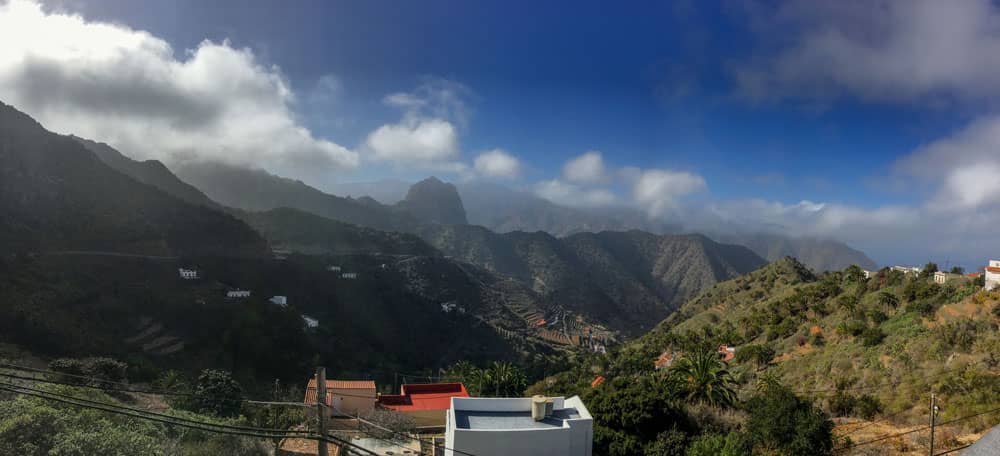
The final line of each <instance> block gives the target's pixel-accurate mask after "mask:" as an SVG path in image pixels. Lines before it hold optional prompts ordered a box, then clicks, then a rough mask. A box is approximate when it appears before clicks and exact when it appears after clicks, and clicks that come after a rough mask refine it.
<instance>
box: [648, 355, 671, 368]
mask: <svg viewBox="0 0 1000 456" xmlns="http://www.w3.org/2000/svg"><path fill="white" fill-rule="evenodd" d="M673 359H674V354H673V353H670V352H663V353H661V354H660V357H659V358H657V359H656V361H655V362H653V365H654V366H656V367H658V368H659V367H663V366H666V365H669V364H670V362H671V361H673Z"/></svg>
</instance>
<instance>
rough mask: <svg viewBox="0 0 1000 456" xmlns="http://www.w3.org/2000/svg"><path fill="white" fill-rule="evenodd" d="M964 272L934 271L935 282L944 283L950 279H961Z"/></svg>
mask: <svg viewBox="0 0 1000 456" xmlns="http://www.w3.org/2000/svg"><path fill="white" fill-rule="evenodd" d="M961 278H962V274H952V273H950V272H941V271H937V272H935V273H934V283H940V284H944V283H947V282H948V281H949V280H954V279H961Z"/></svg>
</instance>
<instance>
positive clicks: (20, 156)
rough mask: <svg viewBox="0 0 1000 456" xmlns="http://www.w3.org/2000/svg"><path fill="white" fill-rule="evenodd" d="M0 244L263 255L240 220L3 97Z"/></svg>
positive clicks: (257, 241)
mask: <svg viewBox="0 0 1000 456" xmlns="http://www.w3.org/2000/svg"><path fill="white" fill-rule="evenodd" d="M0 212H2V213H3V214H4V215H3V217H2V218H0V246H3V247H4V248H5V249H6V250H8V251H11V250H13V251H17V250H101V251H114V252H128V253H140V254H148V255H188V254H205V255H210V254H216V255H227V256H262V255H266V254H267V252H268V249H267V244H266V242H265V241H264V240H263V239H261V238H260V237H259V236H258V235H257V234H256V233H254V231H253V230H251V229H250V227H248V226H247V225H246V224H244V223H243V222H241V221H239V220H236V219H235V218H233V217H231V216H229V215H227V214H224V213H221V212H218V211H215V210H212V209H209V208H207V207H204V206H199V205H195V204H190V203H188V202H185V201H182V200H180V199H178V198H175V197H174V196H171V195H169V194H167V193H165V192H163V191H161V190H159V189H157V188H154V187H153V186H150V185H146V184H144V183H141V182H139V181H137V180H135V179H133V178H131V177H129V176H126V175H124V174H122V173H120V172H118V171H116V170H114V169H112V168H111V167H109V166H108V165H106V164H105V163H104V162H102V161H101V160H100V159H99V158H98V157H97V156H96V155H95V154H94V153H93V152H91V151H90V150H88V149H87V148H86V147H84V146H83V145H82V144H80V143H79V142H78V141H76V140H75V139H73V138H69V137H66V136H61V135H57V134H55V133H51V132H49V131H47V130H45V128H43V127H42V126H41V125H40V124H39V123H38V122H36V121H35V120H33V119H31V118H30V117H28V116H27V115H25V114H23V113H21V112H19V111H17V110H16V109H14V108H13V107H11V106H8V105H5V104H2V103H0Z"/></svg>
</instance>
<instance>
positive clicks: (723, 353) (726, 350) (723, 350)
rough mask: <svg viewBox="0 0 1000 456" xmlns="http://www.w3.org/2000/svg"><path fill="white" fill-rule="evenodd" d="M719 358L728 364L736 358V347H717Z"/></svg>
mask: <svg viewBox="0 0 1000 456" xmlns="http://www.w3.org/2000/svg"><path fill="white" fill-rule="evenodd" d="M719 356H720V357H722V360H723V361H726V362H729V361H732V360H733V358H735V357H736V347H730V346H728V345H720V346H719Z"/></svg>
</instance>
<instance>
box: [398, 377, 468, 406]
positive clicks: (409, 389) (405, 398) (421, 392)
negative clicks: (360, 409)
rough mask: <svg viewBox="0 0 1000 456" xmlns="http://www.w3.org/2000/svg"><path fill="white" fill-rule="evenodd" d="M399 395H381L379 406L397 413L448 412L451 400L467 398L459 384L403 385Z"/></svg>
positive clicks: (466, 393) (466, 392)
mask: <svg viewBox="0 0 1000 456" xmlns="http://www.w3.org/2000/svg"><path fill="white" fill-rule="evenodd" d="M400 390H401V391H400V393H401V394H383V395H382V396H380V397H379V400H378V403H379V405H381V406H383V407H385V408H387V409H392V410H396V411H399V412H406V411H416V410H448V408H449V407H451V398H453V397H469V392H468V391H466V389H465V385H463V384H461V383H426V384H413V385H403V386H402V388H400Z"/></svg>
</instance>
